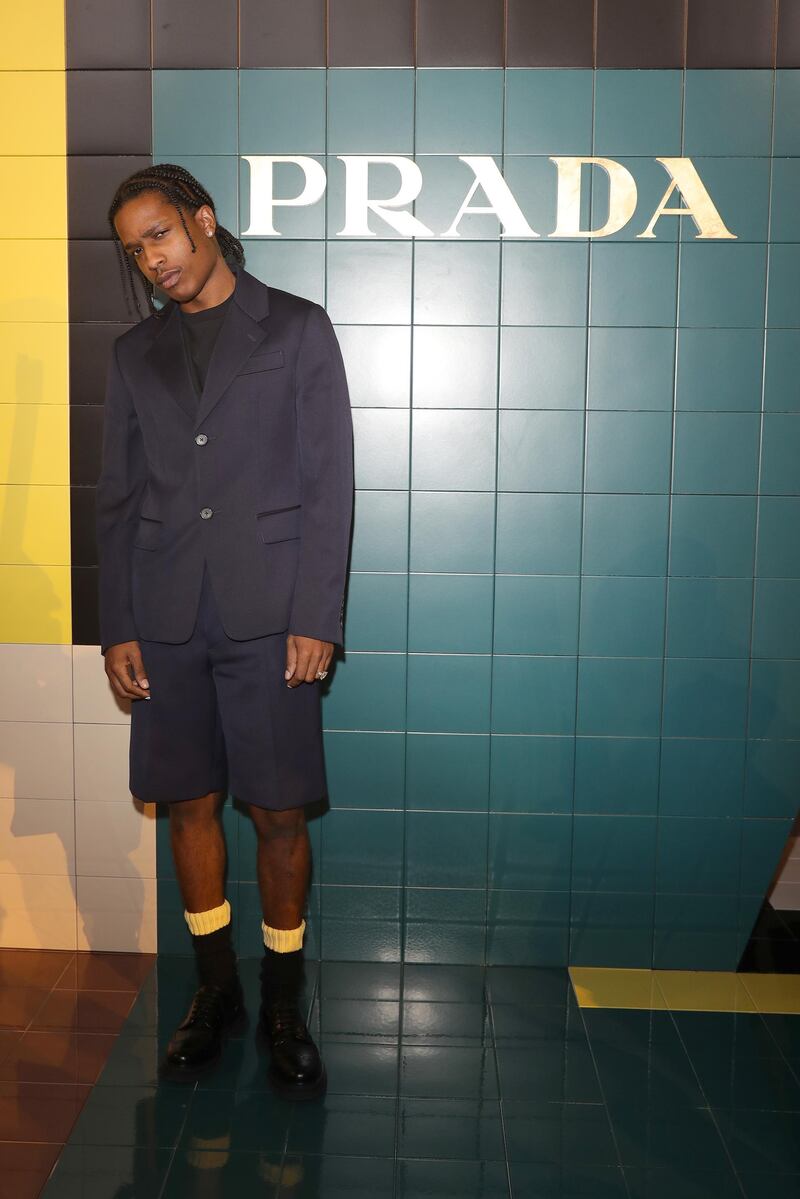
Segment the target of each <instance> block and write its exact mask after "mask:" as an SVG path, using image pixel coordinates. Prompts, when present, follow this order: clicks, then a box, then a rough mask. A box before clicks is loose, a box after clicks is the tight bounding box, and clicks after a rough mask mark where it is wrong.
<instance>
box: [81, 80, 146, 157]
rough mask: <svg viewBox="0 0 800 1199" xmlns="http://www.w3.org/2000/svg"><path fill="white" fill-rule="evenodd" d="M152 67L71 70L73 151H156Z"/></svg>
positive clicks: (126, 152)
mask: <svg viewBox="0 0 800 1199" xmlns="http://www.w3.org/2000/svg"><path fill="white" fill-rule="evenodd" d="M150 88H151V73H150V71H68V72H67V153H68V154H151V153H152V132H151V127H150V125H151V102H150Z"/></svg>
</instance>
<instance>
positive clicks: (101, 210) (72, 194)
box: [67, 154, 152, 238]
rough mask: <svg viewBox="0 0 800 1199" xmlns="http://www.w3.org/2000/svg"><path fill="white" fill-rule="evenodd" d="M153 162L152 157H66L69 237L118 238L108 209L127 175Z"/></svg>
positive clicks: (80, 155) (88, 155) (84, 155)
mask: <svg viewBox="0 0 800 1199" xmlns="http://www.w3.org/2000/svg"><path fill="white" fill-rule="evenodd" d="M151 163H152V159H151V158H150V157H149V155H141V156H140V157H136V156H124V157H123V156H122V155H90V154H72V155H70V156H69V157H68V158H67V219H68V227H69V236H70V237H88V238H111V237H113V236H115V235H114V234H113V233H112V230H111V226H110V225H109V223H108V207H109V205H110V203H111V200H112V198H113V196H114V192H115V191H116V189H117V187H118V185H119V184H120V183H121V182H122V180H123V179H126V178H127V176H128V175H132V174H133V172H134V171H139V170H141V169H142V167H146V166H150V164H151Z"/></svg>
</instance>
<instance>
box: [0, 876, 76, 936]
mask: <svg viewBox="0 0 800 1199" xmlns="http://www.w3.org/2000/svg"><path fill="white" fill-rule="evenodd" d="M0 910H2V912H3V921H2V925H0V945H3V946H6V947H11V948H18V949H75V948H76V934H77V928H76V916H77V912H76V905H75V881H74V877H72V876H70V875H69V874H67V873H66V872H65V873H64V874H48V875H45V874H0Z"/></svg>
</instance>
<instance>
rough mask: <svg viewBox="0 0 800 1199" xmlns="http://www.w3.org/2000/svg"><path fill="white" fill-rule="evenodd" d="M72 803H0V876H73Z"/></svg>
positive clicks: (13, 800) (42, 800) (73, 805)
mask: <svg viewBox="0 0 800 1199" xmlns="http://www.w3.org/2000/svg"><path fill="white" fill-rule="evenodd" d="M74 873H75V804H74V803H73V801H72V800H71V799H0V874H49V875H59V874H63V875H73V874H74Z"/></svg>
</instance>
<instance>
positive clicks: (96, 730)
mask: <svg viewBox="0 0 800 1199" xmlns="http://www.w3.org/2000/svg"><path fill="white" fill-rule="evenodd" d="M74 729H75V798H76V799H86V800H94V801H95V802H97V803H117V804H118V803H122V804H123V805H125V806H127V805H128V804H130V802H131V793H130V788H129V787H128V748H129V745H130V725H128V724H76V725H75V726H74Z"/></svg>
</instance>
